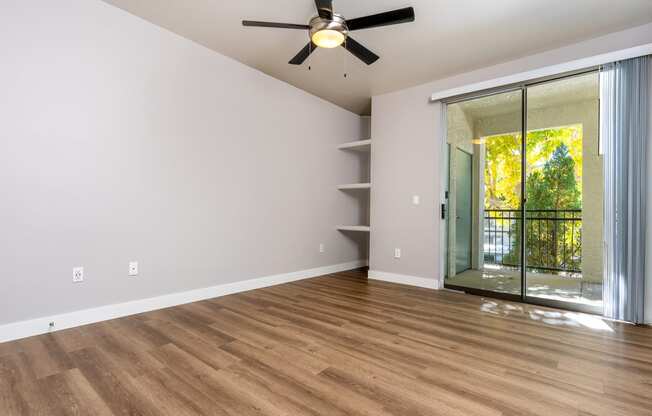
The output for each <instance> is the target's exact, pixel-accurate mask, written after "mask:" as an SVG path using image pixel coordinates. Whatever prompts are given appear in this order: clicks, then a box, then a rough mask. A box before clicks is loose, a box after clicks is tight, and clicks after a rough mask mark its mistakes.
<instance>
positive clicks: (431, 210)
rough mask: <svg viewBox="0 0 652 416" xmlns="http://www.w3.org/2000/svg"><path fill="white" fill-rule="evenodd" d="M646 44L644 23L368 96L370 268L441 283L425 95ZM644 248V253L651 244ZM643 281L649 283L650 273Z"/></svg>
mask: <svg viewBox="0 0 652 416" xmlns="http://www.w3.org/2000/svg"><path fill="white" fill-rule="evenodd" d="M651 42H652V24H648V25H645V26H640V27H636V28H632V29H629V30H626V31H622V32H617V33H612V34H610V35H607V36H604V37H601V38H596V39H593V40H589V41H586V42H581V43H577V44H574V45H571V46H567V47H564V48H560V49H555V50H551V51H548V52H544V53H540V54H537V55H533V56H529V57H526V58H522V59H518V60H515V61H511V62H507V63H504V64H500V65H496V66H492V67H488V68H484V69H480V70H476V71H473V72H468V73H465V74H460V75H457V76H454V77H450V78H446V79H442V80H438V81H434V82H431V83H428V84H424V85H419V86H416V87H413V88H408V89H405V90H401V91H397V92H393V93H389V94H384V95H379V96H374V97H373V101H372V114H373V118H372V137H373V146H372V152H373V153H372V166H371V174H372V177H373V180H374V186H373V189H372V194H371V208H372V209H371V227H372V230H373V232H372V234H371V242H370V247H371V248H370V249H371V253H370V269H371V270H372V271H376V272H380V273H381V274H382V273H384V274H395V275H399V276H401V275H403V276H405V275H408V276H414V277H419V278H422V279H430V280H433V281H439V279H440V278H441V264H440V263H441V250H443V249H444V247H441V242H440V235H441V233H442V232H443V223H442V222H441V220H440V215H439V204H440V203H441V201H442V198H441V195H440V192H441V178H442V177H441V174H442V172H441V160H442V155H441V152H442V150H443V149H442V147H441V143H442V141H443V139H442V131H443V129H442V123H441V122H442V120H441V116H440V114H441V104H439V103H432V104H431V103H429V98H430V96H431V95H432V94H433V93H436V92H438V91H444V90H448V89H450V88H456V87H463V86H466V85H469V84H473V83H476V82H482V81H488V80H492V79H495V78H499V77H504V76H509V75H513V74H517V73H521V72H525V71H530V70H534V69H538V68H543V67H547V66H550V65H556V64H562V63H565V62H570V61H574V60H577V59H581V58H587V57H591V56H595V55H598V54H602V53H607V52H612V51H617V50H621V49H625V48H629V47H633V46H637V45H643V44H647V43H651ZM442 59H445V57H442ZM651 189H652V188H651ZM414 194H418V195H421V200H422V201H423V203H422V204H421V205H418V206H415V205H413V204H411V195H414ZM394 247H400V248H402V258H401V259H399V260H396V259H394V258H393V256H392V253H393V250H394ZM648 249H649V250H652V244H651V245H650V247H648ZM649 276H650V278H651V279H652V274H650V275H649ZM649 286H652V283H651V284H650V285H649ZM650 297H652V296H650ZM650 309H651V310H652V304H651V305H650Z"/></svg>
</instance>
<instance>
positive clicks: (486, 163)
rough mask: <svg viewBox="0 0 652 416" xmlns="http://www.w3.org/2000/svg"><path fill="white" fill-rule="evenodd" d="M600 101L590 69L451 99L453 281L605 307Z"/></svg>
mask: <svg viewBox="0 0 652 416" xmlns="http://www.w3.org/2000/svg"><path fill="white" fill-rule="evenodd" d="M598 99H599V84H598V74H597V72H589V73H585V74H582V75H575V76H571V77H566V78H561V79H557V80H554V81H547V82H542V83H537V84H532V85H522V86H518V87H515V88H513V89H512V90H509V91H505V92H500V93H496V94H491V95H484V96H481V97H477V98H472V99H467V100H463V101H459V102H454V103H448V105H447V113H446V114H447V144H448V146H449V151H448V155H449V156H448V157H449V160H448V166H447V168H446V172H445V173H446V175H447V177H448V192H447V200H446V201H445V203H446V204H447V212H448V213H449V216H448V218H447V221H446V226H447V233H446V234H447V236H446V239H447V243H448V247H447V250H446V257H447V258H446V259H445V264H446V265H447V266H446V270H445V286H446V287H449V288H453V289H458V290H465V291H467V292H472V293H477V294H485V295H492V296H498V297H504V298H509V299H514V300H522V301H527V302H532V303H539V304H549V305H551V306H561V307H566V308H569V309H575V310H583V311H588V312H600V311H601V302H602V299H601V296H602V157H601V156H600V154H599V142H598V114H599V101H598ZM524 132H527V134H524ZM523 219H524V221H523ZM522 242H523V244H522Z"/></svg>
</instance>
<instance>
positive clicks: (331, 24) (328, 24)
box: [310, 13, 349, 39]
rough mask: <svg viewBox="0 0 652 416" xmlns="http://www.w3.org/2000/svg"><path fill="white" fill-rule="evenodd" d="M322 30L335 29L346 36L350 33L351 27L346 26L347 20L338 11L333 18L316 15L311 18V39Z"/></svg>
mask: <svg viewBox="0 0 652 416" xmlns="http://www.w3.org/2000/svg"><path fill="white" fill-rule="evenodd" d="M322 30H334V31H336V32H340V33H341V34H342V35H344V38H346V37H347V36H348V35H349V28H348V27H347V26H346V20H344V18H343V17H342V16H341V15H339V14H337V13H333V18H332V19H324V18H322V17H319V16H315V17H313V18H312V19H311V20H310V39H312V38H313V36H314V34H315V33H317V32H321V31H322Z"/></svg>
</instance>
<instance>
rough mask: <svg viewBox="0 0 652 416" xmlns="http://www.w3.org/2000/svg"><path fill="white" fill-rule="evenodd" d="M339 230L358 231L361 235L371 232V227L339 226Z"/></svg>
mask: <svg viewBox="0 0 652 416" xmlns="http://www.w3.org/2000/svg"><path fill="white" fill-rule="evenodd" d="M337 229H338V230H340V231H357V232H361V233H368V232H370V231H371V227H369V226H368V225H338V226H337Z"/></svg>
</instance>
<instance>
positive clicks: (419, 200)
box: [412, 195, 421, 205]
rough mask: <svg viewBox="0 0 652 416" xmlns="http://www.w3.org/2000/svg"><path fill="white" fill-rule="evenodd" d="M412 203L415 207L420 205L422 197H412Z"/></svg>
mask: <svg viewBox="0 0 652 416" xmlns="http://www.w3.org/2000/svg"><path fill="white" fill-rule="evenodd" d="M412 203H413V204H414V205H419V204H420V203H421V197H420V196H419V195H413V196H412Z"/></svg>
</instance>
